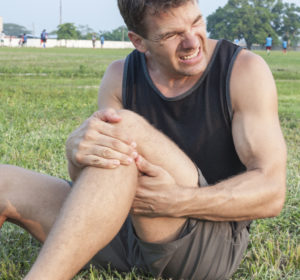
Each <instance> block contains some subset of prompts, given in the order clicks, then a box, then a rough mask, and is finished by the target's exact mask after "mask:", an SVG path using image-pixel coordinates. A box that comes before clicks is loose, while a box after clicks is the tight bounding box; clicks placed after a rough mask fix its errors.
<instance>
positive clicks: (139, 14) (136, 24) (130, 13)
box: [118, 0, 198, 38]
mask: <svg viewBox="0 0 300 280" xmlns="http://www.w3.org/2000/svg"><path fill="white" fill-rule="evenodd" d="M190 1H197V2H198V0H118V6H119V10H120V13H121V15H122V17H123V19H124V21H125V23H126V25H127V28H128V30H129V31H133V32H135V33H137V34H139V35H140V36H142V37H144V38H146V37H147V28H146V25H145V23H144V20H145V16H146V13H147V12H149V11H151V14H152V15H158V14H160V13H163V12H165V11H167V10H168V9H170V8H177V7H179V6H181V5H184V4H185V3H187V2H190Z"/></svg>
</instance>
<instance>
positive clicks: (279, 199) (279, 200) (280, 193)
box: [266, 183, 286, 218]
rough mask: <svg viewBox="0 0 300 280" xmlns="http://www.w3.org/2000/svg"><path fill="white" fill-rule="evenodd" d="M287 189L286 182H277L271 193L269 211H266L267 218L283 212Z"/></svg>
mask: <svg viewBox="0 0 300 280" xmlns="http://www.w3.org/2000/svg"><path fill="white" fill-rule="evenodd" d="M285 191H286V186H285V183H283V184H277V186H276V187H273V190H272V192H271V194H270V200H269V205H268V211H266V218H273V217H277V216H278V215H279V214H280V213H281V210H282V209H283V206H284V203H285Z"/></svg>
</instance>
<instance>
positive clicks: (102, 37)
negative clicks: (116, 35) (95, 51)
mask: <svg viewBox="0 0 300 280" xmlns="http://www.w3.org/2000/svg"><path fill="white" fill-rule="evenodd" d="M100 42H101V48H103V45H104V36H103V35H101V36H100Z"/></svg>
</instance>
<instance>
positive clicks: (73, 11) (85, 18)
mask: <svg viewBox="0 0 300 280" xmlns="http://www.w3.org/2000/svg"><path fill="white" fill-rule="evenodd" d="M60 1H61V2H62V23H66V22H71V23H74V24H75V25H76V26H79V25H88V26H89V27H90V28H92V29H93V30H94V31H96V32H99V31H100V30H101V31H111V30H113V29H116V28H117V27H119V26H121V25H124V22H123V19H122V17H121V16H120V14H119V11H118V7H117V1H116V0H0V17H2V18H3V23H15V24H19V25H22V26H24V27H26V28H27V29H28V30H32V31H33V32H32V33H33V34H34V35H39V34H40V33H41V31H42V30H43V29H46V30H47V32H51V31H53V30H56V29H57V26H58V24H59V22H60ZM227 1H228V0H199V3H200V4H199V5H200V9H201V10H202V13H203V15H204V17H205V18H206V17H207V16H208V15H210V14H211V13H213V12H214V11H215V10H216V9H217V8H218V7H224V6H225V4H226V3H227ZM285 2H290V3H296V4H297V5H298V6H300V0H285Z"/></svg>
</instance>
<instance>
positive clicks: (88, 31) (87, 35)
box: [77, 25, 96, 40]
mask: <svg viewBox="0 0 300 280" xmlns="http://www.w3.org/2000/svg"><path fill="white" fill-rule="evenodd" d="M77 31H78V32H79V39H86V40H91V39H92V35H93V33H96V32H95V31H94V30H93V29H92V28H90V27H89V26H88V25H78V28H77Z"/></svg>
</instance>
